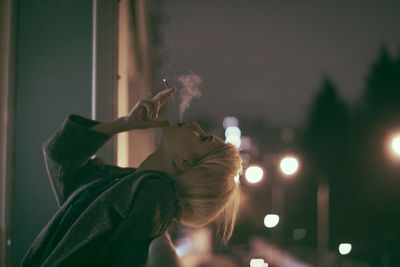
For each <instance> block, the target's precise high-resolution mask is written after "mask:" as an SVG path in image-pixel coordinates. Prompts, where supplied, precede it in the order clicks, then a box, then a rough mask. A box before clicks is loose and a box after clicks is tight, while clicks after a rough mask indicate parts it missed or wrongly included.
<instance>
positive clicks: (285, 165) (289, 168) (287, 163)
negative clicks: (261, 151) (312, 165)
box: [280, 156, 299, 176]
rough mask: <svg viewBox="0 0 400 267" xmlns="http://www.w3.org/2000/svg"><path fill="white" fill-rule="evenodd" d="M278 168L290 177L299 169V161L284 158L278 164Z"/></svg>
mask: <svg viewBox="0 0 400 267" xmlns="http://www.w3.org/2000/svg"><path fill="white" fill-rule="evenodd" d="M280 168H281V171H282V172H283V174H285V175H287V176H291V175H293V174H295V173H296V172H297V170H298V169H299V161H298V160H297V158H295V157H289V156H287V157H284V158H283V159H282V160H281V162H280Z"/></svg>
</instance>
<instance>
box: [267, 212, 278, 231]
mask: <svg viewBox="0 0 400 267" xmlns="http://www.w3.org/2000/svg"><path fill="white" fill-rule="evenodd" d="M278 223H279V215H276V214H267V215H266V216H265V217H264V225H265V227H267V228H274V227H275V226H277V225H278Z"/></svg>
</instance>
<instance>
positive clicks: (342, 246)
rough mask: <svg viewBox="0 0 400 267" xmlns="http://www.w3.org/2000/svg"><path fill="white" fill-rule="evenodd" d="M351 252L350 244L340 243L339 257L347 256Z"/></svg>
mask: <svg viewBox="0 0 400 267" xmlns="http://www.w3.org/2000/svg"><path fill="white" fill-rule="evenodd" d="M350 251H351V244H350V243H341V244H340V245H339V253H340V254H341V255H347V254H349V253H350Z"/></svg>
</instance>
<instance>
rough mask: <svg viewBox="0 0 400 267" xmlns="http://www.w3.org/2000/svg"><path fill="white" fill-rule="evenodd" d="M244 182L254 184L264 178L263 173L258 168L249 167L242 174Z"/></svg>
mask: <svg viewBox="0 0 400 267" xmlns="http://www.w3.org/2000/svg"><path fill="white" fill-rule="evenodd" d="M244 175H245V177H246V180H247V181H248V182H249V183H251V184H256V183H258V182H260V181H261V180H262V178H263V177H264V171H263V169H262V168H261V167H260V166H257V165H251V166H249V167H248V168H247V169H246V171H245V173H244Z"/></svg>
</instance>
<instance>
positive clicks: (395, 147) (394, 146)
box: [392, 135, 400, 156]
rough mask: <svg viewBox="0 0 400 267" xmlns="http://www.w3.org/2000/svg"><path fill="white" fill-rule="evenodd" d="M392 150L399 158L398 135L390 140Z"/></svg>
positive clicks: (399, 138)
mask: <svg viewBox="0 0 400 267" xmlns="http://www.w3.org/2000/svg"><path fill="white" fill-rule="evenodd" d="M392 149H393V152H394V154H396V155H397V156H400V135H397V136H395V137H393V139H392Z"/></svg>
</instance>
